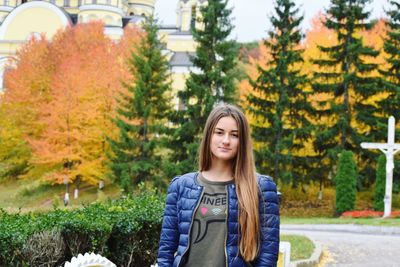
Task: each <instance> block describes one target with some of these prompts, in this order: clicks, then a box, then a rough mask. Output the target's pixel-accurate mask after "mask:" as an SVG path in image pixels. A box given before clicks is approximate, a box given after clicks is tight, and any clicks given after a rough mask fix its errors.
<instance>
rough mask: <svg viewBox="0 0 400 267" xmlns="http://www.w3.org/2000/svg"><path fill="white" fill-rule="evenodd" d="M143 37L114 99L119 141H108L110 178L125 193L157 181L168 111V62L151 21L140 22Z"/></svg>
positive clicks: (153, 20)
mask: <svg viewBox="0 0 400 267" xmlns="http://www.w3.org/2000/svg"><path fill="white" fill-rule="evenodd" d="M143 29H144V31H145V34H144V36H143V37H142V39H141V41H140V42H139V44H138V45H137V47H136V49H135V50H134V51H133V52H132V55H131V57H130V59H129V69H130V72H131V74H132V77H134V79H133V81H132V83H123V86H124V88H125V89H126V90H125V93H121V95H120V97H119V98H118V108H117V117H116V118H114V120H113V121H114V123H115V124H116V125H117V127H118V129H119V139H118V140H111V139H108V141H109V144H110V147H111V150H112V153H110V155H109V158H110V162H111V164H110V168H111V171H112V176H113V177H114V178H115V180H116V181H118V182H119V183H120V185H121V186H122V187H123V188H124V190H125V191H130V189H131V186H133V185H135V184H138V183H140V182H142V181H144V180H150V179H151V181H152V182H154V181H157V178H159V176H158V175H159V173H157V170H160V164H161V159H160V156H159V155H157V153H156V152H157V149H158V148H160V146H161V143H160V138H159V136H161V135H163V134H165V130H166V129H165V128H166V126H165V125H166V121H167V120H166V114H167V113H168V112H169V110H170V106H169V103H170V99H169V97H168V96H167V95H168V94H169V93H170V92H169V91H170V83H169V82H168V81H169V77H168V61H167V60H166V58H165V56H163V54H162V52H161V49H162V46H161V43H160V41H159V40H158V37H157V33H158V26H157V22H156V21H155V19H154V18H149V19H147V20H146V21H145V22H144V23H143Z"/></svg>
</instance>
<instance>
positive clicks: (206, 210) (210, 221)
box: [193, 193, 226, 244]
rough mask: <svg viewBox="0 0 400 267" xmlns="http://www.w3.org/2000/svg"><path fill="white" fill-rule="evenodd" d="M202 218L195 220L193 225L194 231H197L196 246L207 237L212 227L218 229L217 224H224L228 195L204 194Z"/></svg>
mask: <svg viewBox="0 0 400 267" xmlns="http://www.w3.org/2000/svg"><path fill="white" fill-rule="evenodd" d="M199 211H200V218H195V219H194V221H193V223H194V224H195V225H194V229H196V230H197V231H196V232H194V233H193V237H194V239H193V241H194V244H196V243H199V242H201V241H202V240H203V238H204V237H205V236H206V235H207V232H208V230H209V228H210V227H213V228H215V227H218V226H217V225H215V224H223V223H225V219H226V193H216V194H208V193H204V195H203V198H202V199H201V202H200V206H199Z"/></svg>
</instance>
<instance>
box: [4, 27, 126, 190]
mask: <svg viewBox="0 0 400 267" xmlns="http://www.w3.org/2000/svg"><path fill="white" fill-rule="evenodd" d="M122 50H123V49H119V48H118V47H117V45H116V44H115V43H113V42H112V41H111V40H110V39H109V38H108V37H106V36H105V35H104V26H103V25H102V24H101V23H89V24H79V25H76V26H74V27H68V28H66V29H65V30H61V31H59V32H58V33H57V34H56V35H55V36H54V38H53V40H52V41H51V42H49V41H46V40H45V39H43V40H42V39H40V40H32V41H31V42H29V43H28V44H27V45H26V46H24V47H23V49H21V50H19V52H18V54H17V56H16V61H15V62H14V63H13V65H12V66H14V67H13V68H12V69H10V70H9V71H7V73H6V77H5V82H6V91H5V94H4V99H5V100H4V101H6V103H7V104H8V105H9V106H10V109H9V112H10V114H12V115H13V116H14V114H17V115H15V120H14V121H15V123H16V125H18V126H19V127H20V129H21V136H23V138H24V140H25V141H27V142H28V144H29V147H30V149H31V150H32V158H31V159H30V160H29V172H28V173H27V174H26V177H33V178H45V179H46V180H47V181H49V182H50V183H63V182H64V179H65V178H67V180H68V181H69V182H72V181H74V180H76V181H79V180H82V181H86V182H88V183H91V184H96V183H97V182H98V181H99V180H100V179H104V177H105V172H106V167H107V166H106V164H105V152H106V150H107V149H108V148H107V144H106V142H105V134H104V133H105V132H107V133H108V134H111V133H113V132H114V131H115V130H114V129H115V127H113V125H112V124H111V123H110V121H109V117H108V116H109V115H111V114H112V111H113V110H114V106H115V101H114V100H113V98H114V96H115V92H116V91H118V90H120V88H121V86H120V82H119V79H120V78H121V77H122V73H123V65H122V64H121V56H122V54H123V53H122Z"/></svg>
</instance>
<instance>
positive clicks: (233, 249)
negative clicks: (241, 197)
mask: <svg viewBox="0 0 400 267" xmlns="http://www.w3.org/2000/svg"><path fill="white" fill-rule="evenodd" d="M197 175H198V173H197V172H196V173H188V174H185V175H182V176H179V177H175V178H174V179H173V180H172V182H171V184H170V186H169V189H168V194H167V200H166V207H165V211H164V219H163V223H162V229H161V237H160V246H159V250H158V259H157V262H158V266H159V267H171V266H173V267H180V266H184V264H185V261H186V260H187V252H188V249H189V245H188V244H189V234H190V227H191V222H192V220H193V217H194V213H195V209H196V208H197V206H198V203H199V200H200V196H201V195H202V192H203V187H202V186H201V185H199V184H198V182H197ZM257 177H258V184H259V187H260V191H261V194H260V204H259V205H260V206H259V210H260V220H261V224H260V226H261V246H260V250H259V255H258V257H257V258H256V259H255V260H254V262H251V265H250V264H249V263H247V262H245V261H244V260H243V259H242V257H241V256H240V255H239V252H238V251H239V248H238V203H237V196H236V190H235V185H233V184H232V185H229V186H228V190H227V191H228V195H227V200H228V222H227V223H228V231H227V232H228V233H227V235H228V236H227V240H226V241H227V242H226V255H227V266H228V267H242V266H254V267H256V266H257V267H258V266H260V267H261V266H263V267H269V266H276V262H277V258H278V252H279V204H278V196H277V193H276V185H275V184H274V182H273V181H272V180H271V178H270V177H268V176H262V175H257ZM216 267H219V266H216Z"/></svg>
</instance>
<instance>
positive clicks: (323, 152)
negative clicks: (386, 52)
mask: <svg viewBox="0 0 400 267" xmlns="http://www.w3.org/2000/svg"><path fill="white" fill-rule="evenodd" d="M368 2H369V0H332V1H331V5H330V7H329V8H328V10H327V16H326V21H325V23H324V24H325V26H326V27H327V28H328V29H331V30H333V31H334V32H335V33H336V37H337V44H335V45H332V46H329V47H320V51H321V52H322V54H323V57H322V58H320V59H316V60H314V63H315V64H316V66H318V67H319V70H320V71H318V72H316V73H314V78H315V81H314V83H313V89H314V91H315V93H317V94H319V95H321V96H322V97H324V98H325V99H324V101H319V107H318V115H319V117H320V120H319V121H321V122H323V123H324V125H319V129H318V130H317V136H316V142H315V147H316V149H317V151H318V152H319V153H320V156H321V157H322V158H323V159H322V160H321V166H323V169H325V171H327V172H328V171H330V170H332V168H333V165H334V163H335V162H336V161H337V155H338V154H339V153H340V151H342V150H344V149H346V150H351V151H353V152H355V154H356V155H357V156H358V157H360V156H361V157H362V160H361V162H363V163H364V166H363V170H362V173H363V176H364V177H367V178H368V179H369V180H371V181H372V180H373V177H374V170H373V168H372V167H373V164H372V159H373V155H374V154H373V152H371V151H368V150H363V149H361V147H360V143H361V142H364V141H372V140H373V141H374V142H376V141H379V140H383V138H384V137H383V134H382V131H379V130H377V129H378V125H379V122H381V121H382V118H379V117H378V116H380V115H381V114H382V107H381V106H380V105H379V103H377V100H376V99H375V100H374V99H373V98H374V97H375V96H376V95H377V93H378V92H379V90H380V88H379V79H378V78H377V77H376V76H373V75H374V74H373V72H374V71H375V70H377V65H376V64H373V63H368V58H374V57H376V56H377V55H378V54H379V53H378V52H377V51H375V50H374V49H373V48H371V47H367V46H365V45H364V44H363V40H362V38H361V37H360V32H361V31H363V30H368V29H370V28H371V27H372V26H373V24H372V23H370V22H367V19H368V17H369V15H370V12H367V11H365V6H366V4H367V3H368ZM323 163H325V164H324V165H322V164H323Z"/></svg>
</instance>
